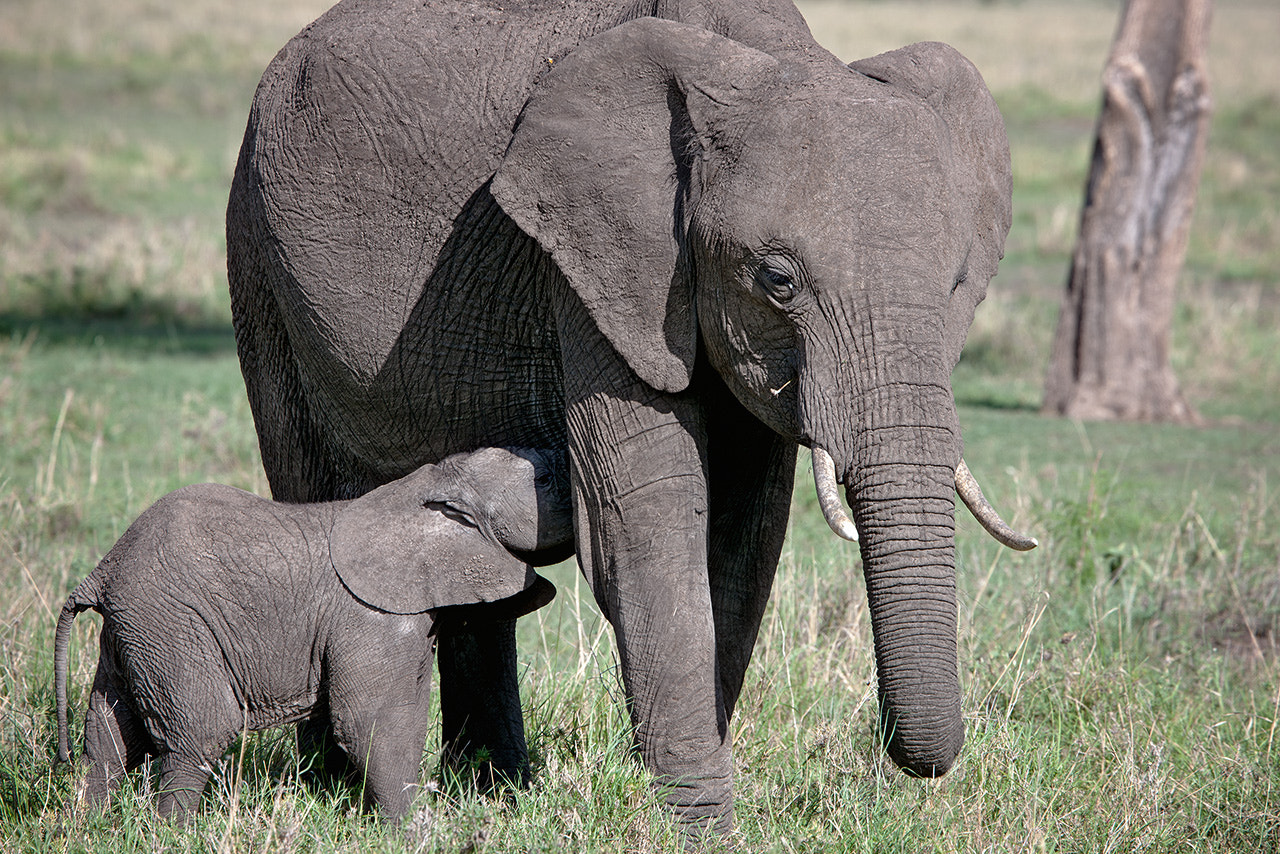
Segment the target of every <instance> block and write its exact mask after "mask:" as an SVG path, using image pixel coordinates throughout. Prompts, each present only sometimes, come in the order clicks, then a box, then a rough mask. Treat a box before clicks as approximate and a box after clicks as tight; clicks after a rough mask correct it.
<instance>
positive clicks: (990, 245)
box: [849, 42, 1013, 366]
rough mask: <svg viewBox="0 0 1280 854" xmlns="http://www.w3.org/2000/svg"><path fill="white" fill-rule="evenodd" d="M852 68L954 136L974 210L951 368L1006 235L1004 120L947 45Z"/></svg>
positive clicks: (948, 331)
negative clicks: (922, 108)
mask: <svg viewBox="0 0 1280 854" xmlns="http://www.w3.org/2000/svg"><path fill="white" fill-rule="evenodd" d="M849 67H850V68H852V69H853V70H854V71H857V72H859V73H861V74H865V75H867V76H868V77H872V78H874V79H876V80H880V81H882V82H884V83H888V84H889V85H891V86H894V87H897V88H899V89H901V90H905V91H907V92H910V93H912V94H914V95H915V96H917V97H919V98H920V99H922V100H923V101H925V103H927V104H928V105H929V106H930V107H932V108H933V110H934V111H935V112H936V113H937V114H938V115H939V116H940V117H941V118H942V121H943V123H944V124H945V125H946V127H947V128H948V130H949V131H950V135H951V143H952V150H953V151H954V152H955V154H956V159H957V162H956V164H955V167H956V172H955V174H956V177H957V180H958V181H959V184H960V189H961V191H962V193H963V194H964V196H965V197H966V198H967V199H968V200H969V202H970V203H971V205H972V216H973V220H972V222H973V223H974V229H975V230H974V233H973V235H972V244H971V246H970V249H969V258H968V263H967V265H966V267H967V269H966V271H965V273H966V275H965V277H964V281H963V282H961V283H960V284H959V285H958V286H957V288H956V290H955V293H954V294H953V295H952V298H951V302H950V303H949V304H948V307H947V316H946V321H945V325H944V328H943V334H944V335H945V337H946V344H947V349H948V355H949V356H950V357H951V364H952V365H953V366H954V365H955V363H956V362H957V361H959V359H960V349H961V348H962V347H963V346H964V340H965V336H966V335H967V334H968V330H969V325H970V324H971V323H972V322H973V312H974V309H976V308H977V306H978V303H980V302H982V299H983V297H984V296H986V293H987V283H988V282H989V281H990V280H991V277H992V276H994V275H995V274H996V267H997V265H998V264H999V262H1000V258H1001V256H1002V255H1003V254H1004V240H1005V237H1006V236H1007V235H1008V233H1009V225H1010V222H1011V217H1012V212H1011V195H1012V187H1013V179H1012V172H1011V168H1010V164H1009V140H1008V138H1007V137H1006V136H1005V130H1004V121H1003V119H1001V117H1000V110H999V108H998V107H997V106H996V102H995V100H994V99H993V98H992V97H991V93H990V92H989V91H988V90H987V85H986V83H985V82H983V80H982V75H981V74H979V73H978V69H976V68H974V66H973V63H971V62H970V61H969V60H967V59H965V58H964V57H963V56H962V55H960V53H959V52H958V51H956V49H955V48H953V47H951V46H950V45H945V44H941V43H939V42H921V43H919V44H913V45H908V46H907V47H904V48H899V49H898V50H893V51H889V52H888V53H882V54H880V55H879V56H873V57H871V58H869V59H860V60H858V61H857V62H851V63H849Z"/></svg>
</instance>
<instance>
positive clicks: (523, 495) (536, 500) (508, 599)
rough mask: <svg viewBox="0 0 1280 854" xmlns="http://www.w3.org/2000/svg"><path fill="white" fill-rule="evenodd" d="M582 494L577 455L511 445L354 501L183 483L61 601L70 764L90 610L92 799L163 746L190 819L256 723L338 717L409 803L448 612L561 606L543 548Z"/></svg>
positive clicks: (177, 805) (560, 535)
mask: <svg viewBox="0 0 1280 854" xmlns="http://www.w3.org/2000/svg"><path fill="white" fill-rule="evenodd" d="M568 495H569V489H568V475H567V468H566V464H565V461H564V459H563V455H560V454H551V453H546V452H541V451H527V450H519V451H511V450H505V449H499V448H485V449H482V450H480V451H477V452H475V453H471V454H459V455H456V456H453V457H449V458H447V459H445V460H444V461H442V462H441V463H439V464H438V465H428V466H424V467H422V468H421V469H418V470H417V471H416V472H414V473H412V474H410V475H408V476H407V477H405V478H403V479H401V480H397V481H394V482H392V483H388V484H386V485H385V486H382V487H380V488H378V489H375V490H373V491H372V492H369V493H368V494H366V495H364V496H362V497H360V498H357V499H354V500H351V501H337V502H331V503H323V504H285V503H279V502H273V501H269V500H267V499H264V498H260V497H258V496H255V495H252V494H251V493H248V492H243V491H241V490H238V489H232V488H231V487H227V486H219V485H216V484H202V485H199V486H190V487H187V488H184V489H179V490H177V491H176V492H173V493H170V494H169V495H166V496H165V497H164V498H161V499H160V500H159V501H158V502H156V503H155V504H154V505H153V506H152V507H150V508H149V509H148V510H146V511H145V512H144V513H143V514H142V515H141V516H140V517H139V518H138V519H137V520H136V521H135V522H134V523H133V524H132V525H131V526H130V527H129V529H128V530H127V531H126V532H125V534H124V536H123V537H121V538H120V541H119V542H118V543H116V545H115V546H114V547H113V548H112V549H111V551H110V552H108V553H107V555H106V557H104V558H103V559H102V562H101V563H99V564H98V566H97V568H96V569H95V570H94V571H93V572H92V573H91V574H90V575H89V577H88V578H86V579H85V580H84V581H83V582H82V583H81V584H80V585H79V586H78V587H77V588H76V589H75V591H74V592H73V593H72V594H71V595H70V596H69V597H68V599H67V602H66V604H65V605H64V606H63V608H62V614H61V616H60V617H59V618H58V629H57V635H56V640H55V650H54V662H55V663H54V681H55V690H56V694H57V707H58V755H57V759H58V761H59V762H65V761H67V760H68V750H67V693H66V682H67V645H68V640H69V635H70V630H71V624H72V622H73V621H74V620H75V618H76V615H77V614H79V613H80V612H81V611H84V610H86V609H90V608H91V609H93V610H95V611H97V612H98V613H100V614H101V615H102V633H101V640H100V645H101V652H100V656H99V659H98V670H97V674H96V676H95V677H94V681H93V691H92V694H91V696H90V698H89V710H88V714H87V717H86V720H85V735H84V755H83V757H82V758H81V763H82V764H83V765H84V766H86V767H87V773H86V777H85V781H84V784H83V785H84V787H85V794H86V797H87V798H88V800H89V802H90V803H92V804H101V803H103V802H104V801H105V800H106V798H107V796H108V794H109V792H110V791H111V790H113V789H114V788H115V787H116V785H118V783H119V779H120V776H121V775H122V774H123V773H124V772H125V771H127V770H130V769H133V768H135V767H137V766H138V765H139V764H140V763H141V762H142V761H143V760H144V759H145V758H146V757H147V756H148V755H152V756H155V757H157V758H158V759H159V760H160V782H159V801H158V808H159V812H160V814H161V815H162V816H166V817H174V818H176V819H178V820H182V819H185V817H186V815H187V813H188V812H189V811H190V810H191V809H192V808H193V807H194V806H195V805H196V803H197V802H198V800H199V798H200V795H201V793H202V792H203V791H204V789H205V787H206V785H207V784H208V780H209V775H210V773H211V770H212V763H213V762H214V761H216V760H217V759H218V758H219V757H221V756H222V754H223V753H224V752H225V751H226V750H227V748H228V747H229V746H230V745H231V743H232V742H233V741H234V740H235V738H236V736H237V735H238V734H239V733H241V732H243V731H246V730H258V729H263V728H265V727H268V726H273V725H276V724H283V723H287V722H291V721H298V720H301V719H304V718H319V717H324V718H326V719H327V720H328V721H329V722H330V724H331V726H332V731H333V734H334V739H335V741H336V742H337V744H338V746H339V747H341V748H342V749H343V750H344V751H345V752H346V754H347V756H348V757H349V758H350V759H351V760H352V761H353V765H355V766H356V767H359V768H362V769H363V770H364V775H365V783H366V792H367V793H368V795H369V796H370V798H371V800H372V801H373V803H374V804H375V805H376V806H377V807H378V809H379V810H380V811H381V813H382V814H383V816H384V817H385V818H387V819H388V820H398V819H400V818H402V817H403V816H404V814H405V812H406V811H407V810H408V808H409V805H410V803H411V802H412V801H413V798H414V795H415V794H416V790H417V781H418V772H419V766H420V761H421V757H422V750H423V744H424V741H425V739H426V731H427V701H428V699H429V696H430V683H431V667H432V648H433V635H434V632H435V628H436V620H437V619H438V618H439V617H440V614H441V612H439V611H437V609H442V608H445V609H447V608H449V607H450V606H459V605H472V606H475V607H482V608H485V609H486V610H487V612H488V613H487V616H493V617H496V618H500V619H514V618H515V617H516V616H519V615H521V614H525V613H528V612H529V611H532V610H535V609H536V608H539V607H541V606H542V605H544V604H546V603H547V602H549V601H550V600H551V598H552V597H553V596H554V595H555V589H554V588H553V587H552V586H551V584H550V582H548V581H546V580H545V579H543V578H542V577H540V576H538V575H536V574H535V573H534V572H533V570H532V568H530V566H528V565H527V564H526V560H529V559H532V555H534V554H535V553H538V552H541V551H543V550H545V549H547V548H551V547H559V546H563V544H565V543H566V542H568V541H570V540H571V539H572V520H571V517H570V512H569V498H568ZM513 552H514V554H513ZM517 555H519V556H517ZM479 603H489V604H479ZM445 613H448V612H447V611H446V612H445Z"/></svg>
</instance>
